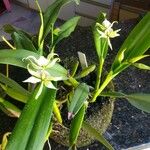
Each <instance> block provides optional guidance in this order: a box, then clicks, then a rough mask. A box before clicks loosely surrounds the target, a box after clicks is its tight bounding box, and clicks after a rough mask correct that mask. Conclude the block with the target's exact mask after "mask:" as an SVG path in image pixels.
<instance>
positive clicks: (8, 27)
mask: <svg viewBox="0 0 150 150" xmlns="http://www.w3.org/2000/svg"><path fill="white" fill-rule="evenodd" d="M3 29H4V31H5V32H6V33H9V34H12V33H13V32H17V33H18V34H23V35H25V36H26V37H28V38H29V39H31V38H32V36H31V35H30V33H28V32H25V31H24V30H21V29H19V28H16V27H13V26H12V25H10V24H5V25H4V26H3Z"/></svg>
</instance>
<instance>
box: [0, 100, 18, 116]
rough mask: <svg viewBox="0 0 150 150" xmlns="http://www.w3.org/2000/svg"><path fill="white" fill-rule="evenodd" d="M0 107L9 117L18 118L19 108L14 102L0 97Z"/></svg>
mask: <svg viewBox="0 0 150 150" xmlns="http://www.w3.org/2000/svg"><path fill="white" fill-rule="evenodd" d="M0 109H1V110H2V111H3V112H4V113H6V114H7V115H8V116H10V117H17V118H19V116H20V114H21V110H20V109H19V108H18V107H16V106H15V105H14V104H12V103H10V102H9V101H6V100H5V99H3V98H1V97H0Z"/></svg>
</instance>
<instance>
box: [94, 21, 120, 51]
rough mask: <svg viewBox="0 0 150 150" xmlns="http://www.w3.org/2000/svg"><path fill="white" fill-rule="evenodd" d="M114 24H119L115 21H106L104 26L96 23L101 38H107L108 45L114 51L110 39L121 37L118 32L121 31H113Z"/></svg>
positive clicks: (103, 23)
mask: <svg viewBox="0 0 150 150" xmlns="http://www.w3.org/2000/svg"><path fill="white" fill-rule="evenodd" d="M114 23H117V21H114V22H113V23H110V22H109V21H108V20H107V19H105V20H104V21H103V22H102V24H100V23H96V27H97V31H98V33H99V34H100V37H99V38H106V39H107V40H108V45H109V47H110V48H111V49H112V45H111V42H110V38H114V37H117V36H119V35H120V34H118V32H119V31H120V30H121V29H118V30H113V28H112V27H113V25H114Z"/></svg>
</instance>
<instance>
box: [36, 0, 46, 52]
mask: <svg viewBox="0 0 150 150" xmlns="http://www.w3.org/2000/svg"><path fill="white" fill-rule="evenodd" d="M35 2H36V4H37V6H38V9H39V14H40V20H41V26H40V29H39V36H38V46H39V49H40V52H41V51H43V42H44V40H42V38H43V33H44V19H43V13H42V10H41V7H40V5H39V3H38V0H36V1H35Z"/></svg>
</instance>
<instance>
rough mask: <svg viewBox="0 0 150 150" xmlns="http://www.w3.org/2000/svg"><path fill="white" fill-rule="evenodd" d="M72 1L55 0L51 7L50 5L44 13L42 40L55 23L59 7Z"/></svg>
mask: <svg viewBox="0 0 150 150" xmlns="http://www.w3.org/2000/svg"><path fill="white" fill-rule="evenodd" d="M71 1H72V0H57V1H55V2H54V3H53V4H52V5H50V6H49V7H48V8H47V9H46V11H45V13H44V35H43V39H44V38H45V37H46V36H47V35H48V33H49V32H50V31H51V27H52V25H53V24H54V23H55V21H56V19H57V17H58V14H59V11H60V9H61V7H62V6H63V5H65V4H67V3H70V2H71Z"/></svg>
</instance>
